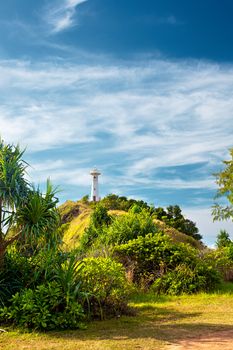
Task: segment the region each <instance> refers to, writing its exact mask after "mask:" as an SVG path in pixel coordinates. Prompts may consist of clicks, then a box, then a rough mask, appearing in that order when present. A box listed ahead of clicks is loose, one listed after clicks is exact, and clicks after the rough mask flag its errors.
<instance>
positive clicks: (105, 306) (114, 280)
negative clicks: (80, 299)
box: [79, 257, 130, 318]
mask: <svg viewBox="0 0 233 350" xmlns="http://www.w3.org/2000/svg"><path fill="white" fill-rule="evenodd" d="M79 276H80V281H81V285H80V288H81V291H82V292H83V293H86V296H87V298H86V303H85V305H86V309H87V310H88V312H89V313H90V314H91V316H94V317H96V316H97V317H101V318H103V317H104V316H106V315H111V314H119V313H121V312H122V311H125V308H126V302H127V298H128V295H129V292H130V286H129V284H128V282H127V280H126V276H125V269H124V268H123V266H122V264H120V263H117V262H116V261H114V260H112V259H110V258H102V257H99V258H85V259H84V260H83V266H82V268H81V269H80V275H79Z"/></svg>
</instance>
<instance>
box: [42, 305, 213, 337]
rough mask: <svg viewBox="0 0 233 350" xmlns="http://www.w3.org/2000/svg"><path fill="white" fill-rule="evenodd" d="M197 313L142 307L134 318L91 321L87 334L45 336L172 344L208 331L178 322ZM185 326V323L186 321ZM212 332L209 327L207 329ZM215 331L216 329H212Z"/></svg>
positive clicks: (75, 332) (62, 333)
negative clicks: (157, 341)
mask: <svg viewBox="0 0 233 350" xmlns="http://www.w3.org/2000/svg"><path fill="white" fill-rule="evenodd" d="M200 315H201V313H197V312H189V313H182V312H178V311H175V310H172V309H168V308H162V307H155V306H151V305H148V306H147V305H145V306H144V307H141V308H140V312H139V314H138V315H137V316H136V317H133V316H131V317H130V316H122V317H119V318H117V319H110V320H106V321H95V322H91V323H90V324H89V325H88V329H87V330H76V331H66V332H49V333H47V335H48V336H49V337H51V338H53V337H56V338H66V339H69V338H72V339H76V340H81V341H90V340H95V341H97V340H100V341H103V340H113V341H114V340H120V339H124V340H126V339H145V340H146V339H148V338H150V339H155V340H160V341H172V340H173V341H175V340H178V339H181V338H182V337H183V336H185V337H187V334H190V332H191V334H192V333H193V331H200V330H201V329H203V327H204V328H205V329H209V327H210V326H209V325H208V324H206V325H205V324H202V325H196V324H192V323H187V324H186V323H185V322H184V323H180V321H182V320H185V319H188V318H193V317H198V316H200ZM188 322H189V321H188ZM211 327H212V328H213V329H214V327H213V325H212V326H211ZM217 327H218V328H219V325H218V326H217V325H216V327H215V328H217Z"/></svg>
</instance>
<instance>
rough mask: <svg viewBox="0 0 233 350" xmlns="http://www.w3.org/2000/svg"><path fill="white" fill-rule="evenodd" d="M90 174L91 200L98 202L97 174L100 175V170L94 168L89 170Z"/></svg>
mask: <svg viewBox="0 0 233 350" xmlns="http://www.w3.org/2000/svg"><path fill="white" fill-rule="evenodd" d="M90 174H91V175H92V185H91V201H93V202H98V201H99V200H100V197H99V184H98V176H99V175H101V172H100V171H99V170H98V169H96V168H94V169H93V170H91V172H90Z"/></svg>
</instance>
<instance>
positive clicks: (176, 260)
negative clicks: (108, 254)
mask: <svg viewBox="0 0 233 350" xmlns="http://www.w3.org/2000/svg"><path fill="white" fill-rule="evenodd" d="M114 254H115V255H116V256H117V257H118V259H120V261H121V262H122V263H123V264H124V265H125V266H126V267H127V269H131V270H132V271H131V273H132V274H133V281H134V282H137V283H139V284H140V283H144V284H145V283H149V284H151V283H152V282H153V281H154V280H155V279H156V278H158V277H159V276H160V275H162V274H164V273H166V271H167V270H169V269H174V268H175V267H176V266H178V265H179V264H181V263H187V264H188V265H190V266H191V265H193V264H194V265H195V263H196V261H197V250H195V249H194V248H191V247H190V246H189V245H186V244H183V243H176V244H175V243H173V242H172V241H171V239H170V238H169V237H168V236H167V235H165V234H163V233H162V232H160V233H157V234H156V235H153V234H148V235H146V236H145V237H138V238H136V239H134V240H131V241H129V242H128V243H126V244H121V245H118V246H116V247H115V249H114ZM144 287H146V286H144Z"/></svg>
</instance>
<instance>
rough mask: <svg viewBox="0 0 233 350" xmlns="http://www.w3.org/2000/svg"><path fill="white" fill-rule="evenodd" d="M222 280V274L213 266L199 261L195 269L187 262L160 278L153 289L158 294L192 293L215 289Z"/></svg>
mask: <svg viewBox="0 0 233 350" xmlns="http://www.w3.org/2000/svg"><path fill="white" fill-rule="evenodd" d="M220 282H221V279H220V276H219V274H218V273H217V271H216V270H215V269H213V267H211V266H208V265H206V264H205V263H203V262H202V263H200V262H199V264H197V266H196V267H195V268H194V269H192V268H191V267H190V266H188V265H186V264H180V265H178V266H177V267H176V268H175V269H174V270H172V271H169V272H167V273H166V274H165V275H163V276H162V277H160V278H158V279H157V280H156V281H155V282H154V283H153V285H152V287H151V289H152V290H153V291H154V292H155V293H157V294H171V295H179V294H183V293H187V294H191V293H196V292H199V291H211V290H214V289H215V288H216V287H217V286H218V285H219V284H220Z"/></svg>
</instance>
